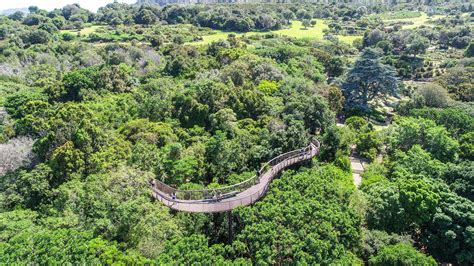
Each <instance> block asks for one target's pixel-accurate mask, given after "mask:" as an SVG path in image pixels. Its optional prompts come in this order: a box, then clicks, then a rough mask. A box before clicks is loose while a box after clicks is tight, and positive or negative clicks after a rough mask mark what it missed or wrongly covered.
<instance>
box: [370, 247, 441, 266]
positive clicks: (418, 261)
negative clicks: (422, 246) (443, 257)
mask: <svg viewBox="0 0 474 266" xmlns="http://www.w3.org/2000/svg"><path fill="white" fill-rule="evenodd" d="M369 265H374V266H376V265H383V266H387V265H437V263H436V261H435V260H434V259H433V258H432V257H431V256H426V255H425V254H423V253H421V252H419V251H418V250H416V249H415V248H414V247H412V246H410V245H407V244H397V245H391V246H387V247H385V248H383V249H382V251H381V252H380V253H379V254H377V256H375V257H373V258H371V259H370V260H369Z"/></svg>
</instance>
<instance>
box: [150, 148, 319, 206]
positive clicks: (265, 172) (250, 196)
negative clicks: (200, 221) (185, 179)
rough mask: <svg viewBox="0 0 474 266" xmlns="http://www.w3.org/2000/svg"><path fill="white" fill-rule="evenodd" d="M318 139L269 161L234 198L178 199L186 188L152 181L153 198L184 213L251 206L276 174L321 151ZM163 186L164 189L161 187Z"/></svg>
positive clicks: (205, 192) (246, 182)
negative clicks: (177, 187) (177, 195)
mask: <svg viewBox="0 0 474 266" xmlns="http://www.w3.org/2000/svg"><path fill="white" fill-rule="evenodd" d="M319 146H320V145H319V142H316V145H315V144H313V143H311V144H310V145H309V146H308V147H306V148H304V149H301V150H297V151H292V152H289V153H285V154H283V155H280V156H278V157H276V158H274V159H272V160H271V161H269V162H268V163H267V164H265V166H264V167H262V169H261V170H260V171H259V173H261V174H260V175H259V176H255V177H253V179H249V180H246V181H244V182H242V183H241V184H249V182H253V183H252V184H253V185H251V186H249V187H248V188H246V189H245V190H242V191H235V194H232V196H231V197H228V198H223V199H220V200H218V199H216V198H212V197H211V198H201V199H194V200H191V199H188V200H186V199H177V198H176V193H185V194H186V192H187V191H179V190H176V189H173V188H170V187H169V186H167V185H165V184H162V183H161V184H159V183H156V181H154V182H153V184H152V190H153V197H154V198H155V199H157V200H159V201H161V202H162V203H163V204H165V205H166V206H168V207H169V208H171V209H173V210H177V211H184V212H201V213H213V212H226V211H230V210H232V209H235V208H237V207H239V206H248V205H251V204H253V203H255V202H256V201H257V200H259V199H260V198H261V197H262V196H264V195H265V193H266V192H267V190H268V187H269V185H270V183H271V181H272V180H273V178H274V177H275V176H277V175H278V174H279V173H280V172H281V171H282V170H283V169H285V168H287V167H289V166H291V165H294V164H297V163H299V162H302V161H306V160H309V159H311V158H313V157H314V156H316V155H317V154H318V153H319ZM241 184H237V185H234V186H230V187H227V188H226V189H227V190H226V191H229V189H228V188H231V189H230V190H232V189H233V188H236V189H237V188H239V187H241ZM160 188H161V189H160ZM210 191H212V190H202V191H189V194H186V195H190V193H194V194H197V192H198V193H199V195H208V194H209V192H210Z"/></svg>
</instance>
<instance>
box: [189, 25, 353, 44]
mask: <svg viewBox="0 0 474 266" xmlns="http://www.w3.org/2000/svg"><path fill="white" fill-rule="evenodd" d="M327 28H328V25H327V24H325V23H324V20H322V19H316V25H315V26H314V27H308V28H307V29H305V28H304V27H303V25H302V22H301V21H298V20H294V21H292V23H291V27H290V28H288V29H281V30H274V31H264V32H261V31H251V32H247V33H239V32H231V31H220V30H215V31H214V32H215V33H214V34H210V35H205V36H203V40H202V41H198V42H192V43H190V44H193V45H203V44H209V43H211V42H214V41H218V40H221V39H227V36H228V35H229V34H235V35H236V36H239V37H241V36H243V35H245V36H252V35H256V34H269V33H272V34H280V35H285V36H289V37H293V38H311V39H317V40H323V39H324V33H323V31H324V29H327ZM337 37H338V38H339V39H340V40H341V41H343V42H345V43H348V44H352V42H353V41H354V40H355V39H357V38H361V37H362V36H337Z"/></svg>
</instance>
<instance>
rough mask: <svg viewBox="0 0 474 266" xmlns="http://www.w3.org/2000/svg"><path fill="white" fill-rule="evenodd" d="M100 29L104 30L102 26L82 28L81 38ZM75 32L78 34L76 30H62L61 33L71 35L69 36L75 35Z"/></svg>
mask: <svg viewBox="0 0 474 266" xmlns="http://www.w3.org/2000/svg"><path fill="white" fill-rule="evenodd" d="M100 28H104V26H100V25H92V26H87V27H84V28H83V29H82V30H81V31H80V32H81V35H82V36H85V35H89V34H91V33H93V32H95V31H97V30H98V29H100ZM77 32H78V31H77V30H62V31H61V33H71V34H77Z"/></svg>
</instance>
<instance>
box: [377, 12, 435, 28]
mask: <svg viewBox="0 0 474 266" xmlns="http://www.w3.org/2000/svg"><path fill="white" fill-rule="evenodd" d="M442 17H444V16H443V15H434V16H432V17H428V15H427V14H426V13H424V12H421V13H420V16H418V17H413V18H402V19H384V21H385V22H398V21H401V22H403V21H407V22H413V24H410V25H404V26H402V28H403V29H414V28H418V27H420V26H423V25H424V26H430V24H429V23H428V22H429V21H431V20H435V19H439V18H442Z"/></svg>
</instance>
